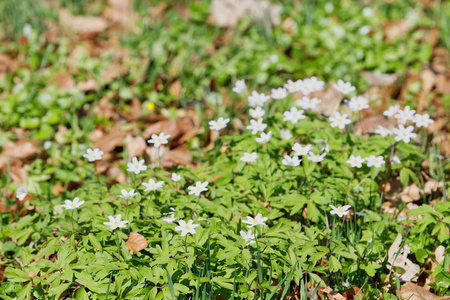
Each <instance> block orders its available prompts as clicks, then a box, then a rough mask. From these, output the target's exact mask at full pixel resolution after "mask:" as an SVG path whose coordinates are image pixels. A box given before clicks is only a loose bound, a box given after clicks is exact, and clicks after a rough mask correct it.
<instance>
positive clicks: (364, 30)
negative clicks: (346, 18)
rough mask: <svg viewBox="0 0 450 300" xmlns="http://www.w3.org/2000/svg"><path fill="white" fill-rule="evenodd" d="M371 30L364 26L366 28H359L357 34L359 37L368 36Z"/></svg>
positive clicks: (369, 27) (368, 26)
mask: <svg viewBox="0 0 450 300" xmlns="http://www.w3.org/2000/svg"><path fill="white" fill-rule="evenodd" d="M371 30H372V27H371V26H370V25H366V26H363V27H361V28H359V30H358V31H359V34H360V35H366V34H368V33H369V32H370V31H371Z"/></svg>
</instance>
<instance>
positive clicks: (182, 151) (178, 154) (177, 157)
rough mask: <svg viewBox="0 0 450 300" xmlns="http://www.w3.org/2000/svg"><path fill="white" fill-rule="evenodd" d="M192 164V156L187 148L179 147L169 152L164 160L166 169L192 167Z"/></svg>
mask: <svg viewBox="0 0 450 300" xmlns="http://www.w3.org/2000/svg"><path fill="white" fill-rule="evenodd" d="M191 164H192V155H191V152H190V151H189V150H187V149H186V148H185V147H182V146H181V147H178V148H175V149H173V150H170V151H169V152H167V153H166V154H165V155H164V157H163V159H162V165H163V167H164V168H170V167H172V166H173V165H182V166H190V165H191Z"/></svg>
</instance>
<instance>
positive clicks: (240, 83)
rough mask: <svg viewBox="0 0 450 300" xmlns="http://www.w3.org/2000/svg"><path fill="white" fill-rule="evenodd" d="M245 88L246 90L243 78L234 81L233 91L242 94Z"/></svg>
mask: <svg viewBox="0 0 450 300" xmlns="http://www.w3.org/2000/svg"><path fill="white" fill-rule="evenodd" d="M246 90H247V86H246V85H245V80H244V79H241V80H238V81H236V83H235V86H234V88H233V92H235V93H238V94H242V93H243V92H245V91H246Z"/></svg>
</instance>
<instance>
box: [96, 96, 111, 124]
mask: <svg viewBox="0 0 450 300" xmlns="http://www.w3.org/2000/svg"><path fill="white" fill-rule="evenodd" d="M94 113H95V114H96V115H97V116H99V117H106V118H108V119H111V118H112V116H114V113H115V109H114V105H113V104H112V103H111V102H110V101H109V99H108V98H101V99H100V101H98V104H97V105H96V106H95V107H94Z"/></svg>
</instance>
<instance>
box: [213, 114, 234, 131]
mask: <svg viewBox="0 0 450 300" xmlns="http://www.w3.org/2000/svg"><path fill="white" fill-rule="evenodd" d="M228 122H230V119H224V118H222V117H220V118H218V119H217V121H209V123H208V124H209V129H211V130H217V131H219V130H221V129H223V128H225V127H227V124H228Z"/></svg>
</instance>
